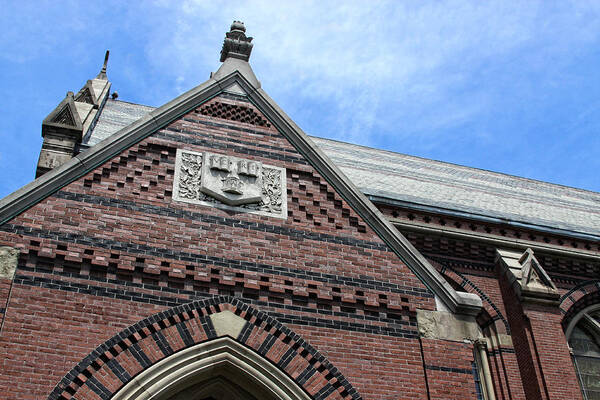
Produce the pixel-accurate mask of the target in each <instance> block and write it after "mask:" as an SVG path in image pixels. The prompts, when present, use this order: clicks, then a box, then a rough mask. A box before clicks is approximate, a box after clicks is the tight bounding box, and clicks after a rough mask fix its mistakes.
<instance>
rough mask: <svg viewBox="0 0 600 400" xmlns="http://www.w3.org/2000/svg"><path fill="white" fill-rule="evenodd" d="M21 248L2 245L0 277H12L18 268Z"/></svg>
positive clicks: (0, 248)
mask: <svg viewBox="0 0 600 400" xmlns="http://www.w3.org/2000/svg"><path fill="white" fill-rule="evenodd" d="M18 258H19V250H17V249H15V248H12V247H8V246H1V247H0V279H12V278H13V276H14V275H15V270H16V269H17V260H18Z"/></svg>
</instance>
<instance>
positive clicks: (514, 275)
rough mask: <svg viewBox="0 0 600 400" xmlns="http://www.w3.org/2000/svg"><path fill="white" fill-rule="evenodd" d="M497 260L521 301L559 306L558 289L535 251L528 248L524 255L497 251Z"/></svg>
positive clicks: (517, 252) (512, 251) (510, 251)
mask: <svg viewBox="0 0 600 400" xmlns="http://www.w3.org/2000/svg"><path fill="white" fill-rule="evenodd" d="M496 260H497V262H498V263H499V265H500V268H502V270H503V271H504V274H506V277H507V279H508V281H509V284H510V285H511V286H512V287H513V289H514V290H515V292H516V293H517V296H519V299H520V300H521V301H524V302H525V301H529V302H536V303H544V304H551V305H559V301H560V294H559V292H558V289H557V288H556V285H555V284H554V282H552V279H550V276H548V274H547V273H546V271H545V270H544V268H543V267H542V265H541V264H540V262H539V261H538V260H537V258H535V255H534V254H533V250H531V249H530V248H527V250H525V252H523V253H522V252H520V251H514V250H504V249H497V255H496Z"/></svg>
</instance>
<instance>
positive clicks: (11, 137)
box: [0, 1, 600, 197]
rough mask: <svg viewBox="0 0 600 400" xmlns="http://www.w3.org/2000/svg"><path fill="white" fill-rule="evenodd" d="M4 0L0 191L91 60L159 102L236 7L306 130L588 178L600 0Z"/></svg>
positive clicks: (537, 175)
mask: <svg viewBox="0 0 600 400" xmlns="http://www.w3.org/2000/svg"><path fill="white" fill-rule="evenodd" d="M273 4H274V2H272V1H243V2H241V1H223V2H221V1H178V2H168V1H153V2H152V1H144V2H123V1H114V2H113V1H103V2H83V1H80V2H68V1H62V2H55V1H54V2H50V1H48V2H41V1H40V2H17V1H12V2H11V1H9V2H8V4H5V5H4V6H3V7H2V10H1V11H0V13H1V14H0V22H2V26H3V34H2V35H1V36H0V50H1V51H0V76H1V77H2V85H0V90H1V97H0V99H1V100H0V138H1V140H2V146H0V197H4V196H5V195H7V194H9V193H11V192H13V191H14V190H16V189H18V188H19V187H21V186H23V185H25V184H26V183H28V182H30V181H31V180H33V177H34V173H35V166H36V163H37V157H38V155H39V151H40V147H41V141H42V140H41V136H40V132H41V121H42V120H43V119H44V117H45V116H46V115H47V114H48V113H50V111H52V110H53V109H54V107H56V105H57V104H58V103H59V102H60V101H61V100H62V99H63V98H64V96H65V93H66V92H67V91H69V90H70V91H73V92H77V91H78V90H79V89H80V88H81V87H82V86H83V85H84V84H85V82H86V80H87V79H91V78H93V77H94V76H95V75H96V74H97V73H98V71H99V69H100V67H101V65H102V61H103V57H104V51H105V50H106V49H110V51H111V56H110V61H109V65H108V76H109V79H110V80H111V82H112V83H113V90H116V91H117V92H118V93H119V99H121V100H125V101H131V102H135V103H141V104H147V105H152V106H160V105H161V104H163V103H165V102H167V101H168V100H170V99H172V98H173V97H175V96H177V95H179V94H181V93H183V92H185V91H187V90H189V89H191V88H193V87H194V86H196V85H198V84H200V83H202V82H203V81H205V80H206V79H207V78H208V76H209V74H210V72H211V71H216V70H217V68H218V66H219V51H220V49H221V44H222V40H223V36H224V33H225V31H227V30H228V29H229V25H230V24H231V22H232V21H233V20H234V19H239V20H242V21H244V22H245V24H246V27H247V33H248V34H249V35H250V36H253V37H254V43H255V46H254V50H253V53H252V58H251V64H252V66H253V69H254V71H255V73H256V75H257V76H258V78H259V80H260V81H261V83H262V86H263V88H264V89H265V90H266V91H267V92H268V93H269V94H270V95H271V97H273V98H274V99H275V101H277V102H278V103H279V104H280V106H281V107H282V108H283V109H284V110H285V111H286V112H287V113H288V114H289V115H290V116H291V117H292V118H293V119H294V120H295V121H296V122H297V123H298V125H299V126H300V127H302V128H303V129H304V130H305V131H306V132H307V133H309V134H311V135H315V136H321V137H328V138H333V139H338V140H343V141H348V142H352V143H359V144H363V145H367V146H372V147H378V148H384V149H388V150H392V151H397V152H401V153H405V154H411V155H416V156H421V157H426V158H431V159H436V160H442V161H447V162H452V163H457V164H461V165H466V166H471V167H477V168H483V169H488V170H492V171H497V172H503V173H507V174H513V175H518V176H523V177H527V178H532V179H539V180H543V181H548V182H553V183H558V184H563V185H568V186H574V187H578V188H583V189H588V190H593V191H597V192H598V191H600V172H599V171H600V156H599V155H600V135H599V134H598V130H599V128H600V113H599V109H600V43H599V42H600V3H599V2H585V1H577V2H569V1H559V2H536V1H526V2H505V1H498V2H494V1H488V2H475V1H474V2H458V1H455V2H446V1H432V2H428V1H402V2H400V1H389V2H387V1H378V2H365V1H355V2H353V1H348V2H333V1H331V2H324V1H314V2H311V1H304V2H285V3H284V5H280V6H274V5H273Z"/></svg>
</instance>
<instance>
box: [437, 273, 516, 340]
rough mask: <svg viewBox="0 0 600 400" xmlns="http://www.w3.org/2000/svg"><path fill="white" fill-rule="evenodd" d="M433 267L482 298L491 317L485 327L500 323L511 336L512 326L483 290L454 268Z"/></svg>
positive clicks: (483, 305)
mask: <svg viewBox="0 0 600 400" xmlns="http://www.w3.org/2000/svg"><path fill="white" fill-rule="evenodd" d="M433 265H434V266H436V269H437V270H438V272H439V273H440V274H442V276H444V277H445V278H446V279H447V280H449V281H452V282H454V283H455V284H456V285H458V286H460V287H461V288H463V289H464V290H465V291H467V292H468V293H474V294H477V295H478V296H479V297H480V298H481V301H482V308H483V310H484V311H485V312H487V314H488V315H489V317H490V319H489V321H488V324H486V325H485V326H489V325H490V324H494V325H495V324H497V323H498V321H499V322H500V323H502V328H503V329H504V332H505V333H506V334H509V335H510V326H509V325H508V321H507V320H506V318H505V317H504V315H503V314H502V312H501V311H500V308H498V306H497V305H496V304H494V302H493V301H492V299H490V297H489V296H488V295H487V294H486V293H485V292H484V291H483V290H481V289H480V288H479V287H478V286H477V285H476V284H475V283H473V282H472V281H471V280H470V279H469V278H467V277H466V276H464V275H463V274H461V273H460V272H458V271H456V270H455V269H454V268H452V267H448V266H445V265H442V264H440V263H438V262H434V263H433ZM482 328H483V327H482Z"/></svg>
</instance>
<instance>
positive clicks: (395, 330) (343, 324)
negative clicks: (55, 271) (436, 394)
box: [15, 274, 418, 339]
mask: <svg viewBox="0 0 600 400" xmlns="http://www.w3.org/2000/svg"><path fill="white" fill-rule="evenodd" d="M67 276H68V274H67ZM113 283H114V284H119V285H120V286H121V287H122V289H120V288H112V287H111V288H107V287H104V286H100V285H90V284H84V283H75V282H68V281H63V280H59V279H56V280H55V279H49V278H43V277H31V276H27V275H17V276H16V277H15V284H18V285H26V286H33V287H42V288H46V289H53V290H64V291H68V292H73V293H80V294H85V295H93V296H100V297H108V298H113V299H120V300H127V301H135V302H138V303H146V304H155V305H161V306H167V307H175V306H178V305H182V304H187V303H188V302H190V301H192V300H196V299H203V298H206V297H210V294H208V293H201V292H197V291H188V290H177V291H176V292H177V294H179V295H186V294H187V295H188V296H189V297H190V298H188V299H185V298H181V297H180V296H176V295H175V294H174V291H173V290H170V291H165V293H164V295H162V296H159V295H154V294H151V293H143V294H142V293H140V292H138V291H136V290H127V289H126V288H127V287H141V285H136V284H127V285H123V283H122V282H117V281H113ZM144 288H145V289H150V287H149V286H144ZM154 289H164V288H159V287H155V288H154ZM169 294H171V295H169ZM244 301H247V302H249V303H251V304H253V305H256V306H263V307H270V308H277V309H280V310H281V311H282V312H269V315H271V316H273V317H275V318H277V320H279V321H282V322H285V323H290V324H294V325H304V326H318V327H323V328H328V329H338V330H345V331H353V332H364V333H370V334H376V335H385V336H392V337H402V338H406V339H416V338H417V337H418V333H417V331H416V330H415V329H414V322H412V320H410V317H408V319H409V321H403V320H399V319H398V318H399V317H401V316H402V315H406V313H404V312H402V313H399V314H396V318H392V317H388V318H384V317H369V316H365V315H360V314H357V313H349V312H334V311H330V310H323V309H318V308H311V307H301V306H297V305H291V304H290V305H288V304H279V303H272V302H266V301H261V300H255V299H249V298H244ZM286 311H289V312H286ZM293 311H301V312H304V313H310V314H314V315H315V316H314V317H313V316H299V315H295V314H293ZM319 316H320V317H322V318H319ZM338 317H345V318H353V319H354V320H355V322H348V321H340V320H338V319H337V318H338Z"/></svg>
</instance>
